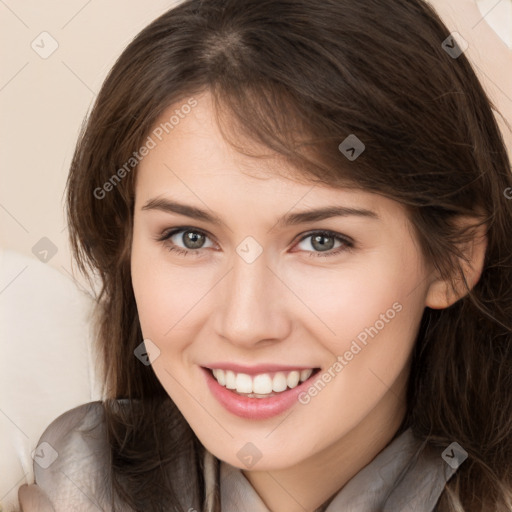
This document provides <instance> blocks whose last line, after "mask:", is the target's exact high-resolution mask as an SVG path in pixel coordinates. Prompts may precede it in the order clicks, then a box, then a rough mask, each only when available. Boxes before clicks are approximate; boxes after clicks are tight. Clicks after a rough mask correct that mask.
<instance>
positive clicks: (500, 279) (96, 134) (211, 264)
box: [20, 0, 512, 512]
mask: <svg viewBox="0 0 512 512" xmlns="http://www.w3.org/2000/svg"><path fill="white" fill-rule="evenodd" d="M462 50H463V49H462V48H461V47H460V45H459V43H458V42H457V41H456V39H454V38H453V37H451V36H450V33H449V31H448V30H447V29H446V27H445V26H444V25H443V23H442V22H441V21H440V19H439V18H438V16H437V15H436V13H435V12H434V11H433V9H432V8H431V7H430V6H429V5H428V4H426V3H424V2H423V1H421V0H408V1H403V0H386V1H379V2H376V1H371V0H368V1H358V2H352V1H348V0H335V1H334V0H322V1H320V0H319V1H311V0H307V1H306V0H257V1H256V0H206V1H205V0H203V1H201V0H188V1H185V2H184V3H182V4H180V5H179V6H177V7H175V8H174V9H172V10H170V11H169V12H167V13H165V14H164V15H163V16H161V17H160V18H158V19H157V20H156V21H154V22H153V23H152V24H151V25H150V26H148V27H147V28H145V29H144V30H143V31H142V32H141V33H140V34H139V35H138V36H137V38H136V39H135V40H134V41H133V42H132V43H131V44H130V45H129V46H128V48H127V49H126V50H125V51H124V53H123V54H122V55H121V57H120V58H119V60H118V61H117V62H116V64H115V66H114V67H113V69H112V71H111V72H110V74H109V76H108V77H107V79H106V81H105V83H104V85H103V88H102V90H101V92H100V94H99V96H98V98H97V101H96V104H95V106H94V109H93V111H92V113H91V115H90V116H89V119H88V122H87V125H86V126H85V129H84V131H83V133H82V135H81V137H80V141H79V143H78V145H77V148H76V152H75V155H74V158H73V162H72V166H71V172H70V176H69V181H68V215H69V220H70V222H69V225H70V229H71V240H72V244H73V249H74V252H75V256H76V259H77V261H78V265H79V267H80V269H81V270H82V271H83V272H84V273H86V274H88V275H90V276H91V277H92V276H94V274H97V275H98V277H99V279H100V280H101V284H102V289H101V293H100V294H99V296H98V320H99V322H98V338H97V339H98V347H99V349H100V353H101V356H102V357H101V360H102V364H103V365H104V375H105V396H106V397H107V398H106V399H105V400H104V401H102V402H93V403H90V404H85V405H83V406H80V407H78V408H76V409H73V410H71V411H68V412H67V413H65V414H64V415H62V416H61V417H59V418H57V419H56V420H55V421H54V422H53V423H52V424H51V425H50V426H49V427H48V429H47V430H46V431H45V433H44V434H43V436H42V437H41V440H40V441H39V444H41V443H43V442H46V443H48V445H45V446H46V447H47V449H48V450H50V448H51V450H54V451H55V453H56V454H57V456H56V457H52V458H53V459H54V460H52V461H51V463H50V462H49V463H48V464H45V466H46V467H41V466H40V465H39V464H35V466H34V470H35V483H36V484H37V485H38V486H33V487H32V488H31V489H24V490H23V491H22V492H20V496H22V495H23V494H24V493H25V492H26V491H27V490H28V491H30V490H33V491H35V492H36V493H37V495H38V496H42V497H41V500H44V501H45V502H46V506H47V507H50V509H51V508H52V507H53V509H55V510H72V509H76V510H144V511H148V510H155V511H156V510H161V511H164V510H165V511H168V510H176V511H177V510H183V511H188V512H192V511H194V510H196V511H199V510H202V511H203V510H204V511H212V512H213V511H215V512H216V511H220V510H222V511H231V512H235V511H244V510H246V511H251V512H268V511H272V512H299V511H307V512H313V511H327V512H335V511H349V510H350V511H358V512H360V511H361V512H362V511H364V512H368V511H388V512H390V511H393V512H396V511H406V510H414V511H429V512H430V511H433V510H436V511H439V512H441V511H442V512H448V511H453V512H455V511H468V512H476V511H493V512H495V511H499V512H504V511H510V510H512V320H511V319H512V236H511V234H512V201H511V200H510V197H512V177H511V169H510V162H509V160H508V158H507V153H506V149H505V146H504V142H503V139H502V136H501V134H500V131H499V129H498V127H497V124H496V121H495V119H494V117H493V112H492V110H491V107H492V104H491V102H490V101H489V99H488V97H487V96H486V94H485V93H484V91H483V89H482V87H481V85H480V83H479V81H478V79H477V77H476V76H475V73H474V72H473V69H472V68H471V66H470V64H469V62H468V60H467V59H466V57H465V55H464V53H463V51H462ZM22 503H23V498H22ZM25 503H26V504H27V505H25V504H24V505H23V506H24V507H25V509H27V507H29V505H28V500H27V501H26V502H25ZM40 503H43V501H41V502H40ZM41 506H43V505H41Z"/></svg>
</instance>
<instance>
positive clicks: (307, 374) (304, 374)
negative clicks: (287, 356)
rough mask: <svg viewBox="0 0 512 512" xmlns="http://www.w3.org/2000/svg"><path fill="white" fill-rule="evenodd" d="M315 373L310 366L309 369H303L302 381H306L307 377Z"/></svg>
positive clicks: (301, 373)
mask: <svg viewBox="0 0 512 512" xmlns="http://www.w3.org/2000/svg"><path fill="white" fill-rule="evenodd" d="M312 373H313V370H312V369H311V368H309V369H308V370H301V372H300V381H301V382H304V381H305V380H306V379H309V377H310V376H311V374H312Z"/></svg>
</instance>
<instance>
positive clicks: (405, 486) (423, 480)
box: [220, 428, 456, 512]
mask: <svg viewBox="0 0 512 512" xmlns="http://www.w3.org/2000/svg"><path fill="white" fill-rule="evenodd" d="M441 453H442V451H441V450H436V449H434V448H433V447H431V446H430V445H427V444H426V443H425V442H422V441H421V440H419V439H417V438H416V437H414V435H413V433H412V430H411V429H410V428H409V429H407V430H405V431H404V432H403V433H402V434H400V435H399V436H397V437H396V438H395V439H393V440H392V441H391V442H390V443H389V444H388V445H387V446H386V448H384V449H383V450H382V451H381V452H380V453H379V454H378V455H377V456H376V457H375V458H374V459H373V460H372V461H371V462H370V463H369V464H368V465H366V466H365V467H364V468H363V469H361V471H359V472H358V473H357V474H356V475H355V476H354V477H353V478H352V479H350V480H349V481H348V482H347V483H346V485H345V486H344V487H343V488H342V489H341V490H340V491H339V492H338V493H337V494H336V495H334V497H332V498H331V499H330V500H328V501H327V504H326V505H325V504H324V506H322V507H320V508H319V509H317V511H316V512H409V511H410V512H412V511H414V512H432V510H433V509H434V507H435V505H436V503H437V501H438V500H439V497H440V495H441V493H442V492H443V489H444V486H445V484H446V482H447V481H448V480H449V479H450V478H451V477H452V476H453V474H454V473H455V471H456V469H454V468H452V467H451V466H450V465H448V463H447V462H445V460H444V459H443V458H442V457H441ZM220 499H221V506H222V512H270V511H269V509H268V508H267V506H266V505H265V504H264V503H263V501H262V500H261V498H260V497H259V495H258V494H257V493H256V491H255V489H254V488H253V487H252V486H251V484H250V482H249V481H248V480H247V479H246V478H245V476H244V474H243V473H242V471H241V470H240V469H238V468H236V467H234V466H232V465H230V464H228V463H226V462H224V461H221V462H220Z"/></svg>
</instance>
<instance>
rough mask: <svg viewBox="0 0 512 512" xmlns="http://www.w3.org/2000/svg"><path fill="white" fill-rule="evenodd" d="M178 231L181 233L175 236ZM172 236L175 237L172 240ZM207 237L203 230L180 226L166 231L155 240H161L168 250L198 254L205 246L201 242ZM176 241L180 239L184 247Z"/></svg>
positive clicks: (185, 253) (184, 254)
mask: <svg viewBox="0 0 512 512" xmlns="http://www.w3.org/2000/svg"><path fill="white" fill-rule="evenodd" d="M179 233H182V235H181V236H177V235H178V234H179ZM174 237H176V238H175V239H174V240H173V238H174ZM207 238H209V237H208V235H207V234H206V233H205V232H204V231H201V230H199V229H196V228H187V227H181V228H177V229H173V230H171V231H166V232H165V233H163V235H162V236H160V237H159V238H158V239H157V240H158V241H159V242H162V243H163V244H164V246H165V247H166V248H167V249H168V250H169V251H171V252H176V253H178V254H181V255H183V256H186V255H187V254H190V253H193V254H195V255H199V254H200V251H199V250H200V249H203V248H205V247H204V246H203V244H204V241H205V239H207ZM178 241H181V242H182V243H183V244H184V246H185V247H180V246H179V245H177V242H178Z"/></svg>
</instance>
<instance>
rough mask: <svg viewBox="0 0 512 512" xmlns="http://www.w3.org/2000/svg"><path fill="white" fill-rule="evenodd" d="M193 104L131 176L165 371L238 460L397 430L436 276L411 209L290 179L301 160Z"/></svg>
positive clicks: (223, 449)
mask: <svg viewBox="0 0 512 512" xmlns="http://www.w3.org/2000/svg"><path fill="white" fill-rule="evenodd" d="M196 99H197V101H198V103H197V105H196V106H195V107H193V108H191V109H189V108H187V109H182V110H180V105H174V106H173V107H172V108H170V109H168V110H167V111H166V112H165V114H164V115H163V116H162V118H161V119H160V120H159V123H160V121H162V122H165V121H168V120H169V119H170V118H171V116H172V115H173V114H174V113H175V111H176V109H178V110H180V112H181V115H179V116H178V117H179V122H177V123H176V124H174V125H173V128H172V131H171V129H170V128H169V126H167V129H168V131H169V135H167V136H165V137H161V138H162V140H159V138H158V137H155V136H152V138H153V139H154V142H155V143H156V144H155V147H152V148H151V149H150V150H149V152H148V154H147V155H146V156H145V157H144V158H143V160H142V161H141V163H140V166H139V169H138V171H137V181H136V201H135V213H134V230H133V246H132V256H131V257H132V278H133V287H134V292H135V297H136V301H137V308H138V312H139V318H140V323H141V327H142V333H143V336H144V339H146V340H151V343H150V342H147V343H148V344H147V348H148V350H149V353H150V358H151V359H153V358H154V360H152V367H153V370H154V372H155V374H156V375H157V377H158V379H159V381H160V382H161V383H162V385H163V387H164V388H165V389H166V391H167V392H168V394H169V395H170V397H171V398H172V399H173V401H174V402H175V403H176V405H177V406H178V407H179V409H180V410H181V412H182V414H183V415H184V417H185V418H186V420H187V421H188V423H189V424H190V426H191V428H192V429H193V430H194V431H195V433H196V435H197V436H198V438H199V439H200V440H201V442H202V443H203V445H204V446H206V448H207V449H209V450H210V451H211V452H212V453H213V454H214V455H215V456H217V457H218V458H220V459H222V460H224V461H226V462H228V463H230V464H232V465H234V466H237V467H240V468H243V469H246V468H248V467H250V466H251V465H253V464H256V465H255V466H254V467H256V468H258V469H260V468H261V469H279V468H285V467H290V466H292V465H294V464H298V463H300V462H303V461H305V460H306V459H308V458H310V459H311V460H313V459H314V458H315V456H317V455H319V454H321V453H324V454H325V453H331V454H332V450H334V449H336V447H337V446H338V447H340V446H341V443H342V442H343V440H345V441H346V439H347V438H348V437H347V436H348V435H349V433H350V432H352V431H354V430H357V428H362V427H361V426H362V425H363V424H364V425H365V429H366V431H367V432H368V435H371V432H378V431H379V429H382V428H383V425H386V428H389V427H390V426H391V427H392V428H394V429H395V431H396V428H398V426H399V424H400V422H401V419H402V418H403V414H404V412H405V390H406V381H407V377H408V372H409V363H410V354H411V351H412V348H413V345H414V342H415V337H416V334H417V329H418V326H419V322H420V319H421V316H422V313H423V310H424V308H425V305H426V300H427V296H428V293H429V284H430V282H431V279H430V271H429V268H428V267H427V266H426V265H425V264H424V262H423V259H422V257H421V254H420V252H419V246H418V245H417V243H416V242H415V239H414V237H413V232H412V227H411V225H410V224H409V222H408V219H407V217H406V215H405V212H404V210H403V208H402V207H401V205H399V204H398V203H397V202H394V201H392V200H390V199H387V198H384V197H381V196H379V195H376V194H373V193H368V192H364V191H360V190H354V189H351V190H350V189H340V188H331V187H326V186H320V185H313V184H307V183H305V182H304V181H302V182H299V181H295V180H292V179H291V178H285V177H280V176H279V175H278V173H275V172H273V171H274V170H279V171H280V172H281V173H283V171H288V176H292V175H293V174H292V173H293V169H290V168H287V167H286V166H285V164H283V162H282V160H279V159H256V158H251V157H249V156H244V155H241V154H240V153H237V152H236V151H235V150H234V149H232V148H231V147H230V146H229V145H228V144H227V143H226V142H224V140H223V138H222V136H221V135H220V133H219V131H218V128H217V126H216V123H215V121H214V120H213V110H212V105H211V103H210V99H211V98H210V96H209V95H207V94H205V95H203V96H200V97H196ZM184 104H185V102H184ZM184 112H187V113H186V114H184ZM159 123H158V124H159ZM160 131H161V130H160ZM160 131H157V132H153V133H160ZM164 135H165V131H164ZM150 146H153V144H150ZM366 150H367V151H369V149H368V148H367V149H366ZM348 164H349V162H348V161H347V165H348ZM178 204H179V205H181V206H179V207H177V205H178ZM173 205H174V206H173ZM326 208H330V209H332V211H331V215H323V214H319V215H313V214H311V212H313V211H315V210H323V209H326ZM335 209H340V210H339V211H338V212H337V214H334V213H335V212H334V210H335ZM215 219H216V220H215ZM325 231H328V232H329V233H327V234H326V233H324V234H323V235H322V232H325ZM338 237H339V238H338ZM183 251H187V252H186V253H184V252H183ZM141 341H142V340H141ZM155 346H156V347H157V350H156V351H155ZM155 356H156V357H155ZM141 364H142V363H141ZM236 365H238V366H236ZM241 367H247V368H241ZM205 368H212V369H216V370H217V369H219V370H224V371H223V372H217V371H216V373H217V374H218V375H217V377H218V379H219V380H220V381H222V382H224V383H225V385H224V386H221V385H220V384H218V383H217V381H216V380H214V378H213V377H212V375H211V374H210V372H209V371H208V370H205ZM294 368H297V369H298V370H297V371H294V370H293V369H294ZM228 369H230V371H229V372H228V371H226V370H228ZM307 369H319V371H318V373H316V374H312V375H311V376H310V377H309V379H307V380H306V381H304V382H303V383H302V384H300V387H295V386H296V384H297V380H300V378H301V377H302V378H307V377H308V374H309V373H310V372H308V371H307ZM233 370H238V371H233ZM242 370H245V371H242ZM265 370H266V371H265ZM299 370H301V371H299ZM302 370H305V371H302ZM237 374H241V375H237ZM251 375H252V377H251ZM226 385H227V386H228V387H233V386H237V389H238V392H239V393H249V392H254V391H256V392H258V394H259V395H260V396H262V395H263V396H265V395H266V394H268V393H269V392H270V389H272V390H274V391H272V393H275V394H274V396H273V397H270V398H269V397H264V398H256V397H247V396H242V395H240V394H238V393H237V392H235V391H234V390H228V389H227V388H226ZM284 386H286V390H285V391H283V389H284ZM248 443H252V444H248ZM251 457H252V458H251ZM251 461H252V462H251Z"/></svg>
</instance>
